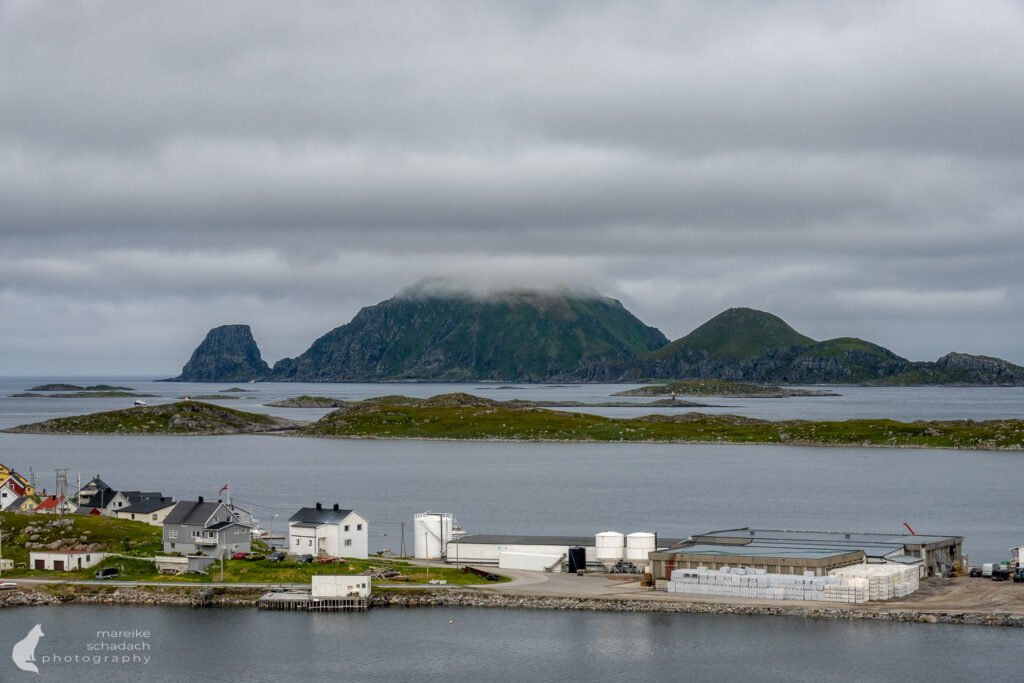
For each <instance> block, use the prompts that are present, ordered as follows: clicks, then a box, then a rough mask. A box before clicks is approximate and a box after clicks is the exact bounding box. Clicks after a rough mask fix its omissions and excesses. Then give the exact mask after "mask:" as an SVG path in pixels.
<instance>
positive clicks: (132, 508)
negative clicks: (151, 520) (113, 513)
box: [118, 496, 174, 515]
mask: <svg viewBox="0 0 1024 683" xmlns="http://www.w3.org/2000/svg"><path fill="white" fill-rule="evenodd" d="M169 505H174V498H172V497H171V496H164V497H162V498H143V499H142V500H140V501H138V502H134V503H132V504H131V505H129V506H128V507H126V508H121V509H120V510H118V512H134V513H137V514H143V515H146V514H149V513H150V512H156V511H157V510H163V509H164V508H165V507H168V506H169Z"/></svg>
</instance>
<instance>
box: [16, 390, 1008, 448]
mask: <svg viewBox="0 0 1024 683" xmlns="http://www.w3.org/2000/svg"><path fill="white" fill-rule="evenodd" d="M4 431H8V432H15V433H37V434H251V433H258V432H277V433H281V434H287V435H294V436H304V437H314V438H368V439H449V440H476V441H564V442H632V443H734V444H785V445H791V446H878V447H892V448H959V449H966V450H1022V449H1024V420H986V421H982V422H978V421H974V420H943V421H934V422H924V421H916V422H897V421H895V420H884V419H860V420H844V421H832V422H829V421H816V422H811V421H805V420H785V421H779V422H773V421H769V420H758V419H754V418H749V417H742V416H738V415H708V414H704V413H696V412H687V413H684V414H681V415H680V414H677V415H645V416H643V417H635V418H608V417H601V416H599V415H591V414H588V413H577V412H567V411H558V410H547V409H545V408H538V407H534V406H521V405H516V404H515V403H514V402H503V401H495V400H492V399H487V398H480V397H477V396H472V395H469V394H441V395H439V396H434V397H432V398H428V399H410V398H408V397H404V396H383V397H380V398H376V399H368V400H365V401H358V402H352V403H349V404H347V405H345V406H343V407H341V408H338V409H337V410H334V411H332V412H330V413H328V414H327V415H325V416H324V417H323V418H321V419H320V420H318V421H317V422H315V423H312V424H310V423H308V422H296V421H292V420H285V419H283V418H278V417H272V416H269V415H259V414H253V413H246V412H243V411H239V410H233V409H230V408H224V407H222V406H215V405H210V404H207V403H199V402H195V401H186V402H182V403H172V404H168V405H163V406H151V407H142V408H130V409H127V410H119V411H113V412H109V413H97V414H94V415H85V416H80V417H67V418H60V419H57V420H48V421H46V422H41V423H38V424H34V425H25V426H21V427H14V428H11V429H7V430H4Z"/></svg>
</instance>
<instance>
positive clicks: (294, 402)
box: [197, 394, 721, 408]
mask: <svg viewBox="0 0 1024 683" xmlns="http://www.w3.org/2000/svg"><path fill="white" fill-rule="evenodd" d="M467 395H468V394H467ZM197 398H203V397H201V396H200V397H197ZM223 398H230V397H229V396H225V397H223ZM474 398H475V397H474ZM429 400H431V399H427V398H413V397H411V396H380V397H377V398H370V399H365V400H363V401H346V400H344V399H340V398H327V397H326V396H305V395H303V396H295V397H293V398H286V399H283V400H280V401H275V402H273V403H268V404H267V405H268V406H270V407H273V408H349V407H355V406H359V405H364V404H367V405H369V404H373V405H380V404H384V403H387V404H389V405H412V406H415V405H421V404H422V403H423V402H424V401H429ZM495 404H497V405H504V406H508V407H510V408H717V407H721V406H713V405H710V404H707V403H694V402H692V401H680V400H678V399H662V400H658V401H650V402H648V403H637V402H636V401H602V402H600V403H584V402H582V401H526V400H523V399H518V398H517V399H512V400H511V401H495Z"/></svg>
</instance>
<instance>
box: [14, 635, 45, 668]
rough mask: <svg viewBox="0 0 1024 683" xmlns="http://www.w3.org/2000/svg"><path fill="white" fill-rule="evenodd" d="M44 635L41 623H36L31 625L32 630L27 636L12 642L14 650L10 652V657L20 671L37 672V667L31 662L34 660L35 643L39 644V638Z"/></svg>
mask: <svg viewBox="0 0 1024 683" xmlns="http://www.w3.org/2000/svg"><path fill="white" fill-rule="evenodd" d="M44 635H45V634H44V633H43V625H42V624H36V625H35V626H33V627H32V630H31V631H29V632H28V635H27V636H25V637H24V638H22V639H21V640H19V641H18V642H16V643H15V644H14V650H13V651H12V652H11V659H13V660H14V664H15V666H17V667H18V668H19V669H21V670H22V671H31V672H33V673H39V667H37V666H36V665H35V664H33V662H35V661H36V645H38V644H39V639H40V638H42V637H43V636H44Z"/></svg>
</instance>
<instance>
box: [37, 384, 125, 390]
mask: <svg viewBox="0 0 1024 683" xmlns="http://www.w3.org/2000/svg"><path fill="white" fill-rule="evenodd" d="M29 391H135V389H133V388H132V387H114V386H111V385H109V384H93V385H92V386H88V387H80V386H78V385H77V384H40V385H39V386H37V387H32V388H31V389H29Z"/></svg>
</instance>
